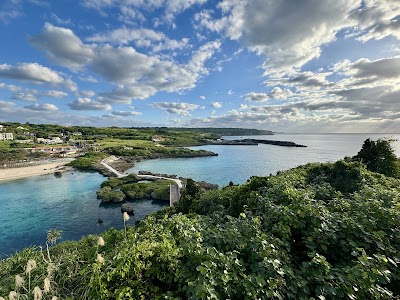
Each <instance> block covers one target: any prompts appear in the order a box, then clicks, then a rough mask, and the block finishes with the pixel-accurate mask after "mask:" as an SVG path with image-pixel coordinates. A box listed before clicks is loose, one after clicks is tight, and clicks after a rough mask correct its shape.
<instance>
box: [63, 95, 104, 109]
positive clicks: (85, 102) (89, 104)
mask: <svg viewBox="0 0 400 300" xmlns="http://www.w3.org/2000/svg"><path fill="white" fill-rule="evenodd" d="M68 106H69V108H71V109H72V110H111V109H112V107H111V105H109V104H102V103H99V102H97V101H94V100H91V99H89V98H78V99H77V100H75V101H74V102H71V103H68Z"/></svg>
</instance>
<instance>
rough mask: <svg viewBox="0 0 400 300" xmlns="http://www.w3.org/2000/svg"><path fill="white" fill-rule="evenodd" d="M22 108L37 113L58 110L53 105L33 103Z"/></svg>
mask: <svg viewBox="0 0 400 300" xmlns="http://www.w3.org/2000/svg"><path fill="white" fill-rule="evenodd" d="M24 108H26V109H29V110H37V111H56V110H58V108H57V106H55V105H54V104H49V103H44V104H39V103H34V104H32V105H28V106H24Z"/></svg>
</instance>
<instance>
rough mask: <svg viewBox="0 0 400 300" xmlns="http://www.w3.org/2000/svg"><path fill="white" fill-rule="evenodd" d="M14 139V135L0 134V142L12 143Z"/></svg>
mask: <svg viewBox="0 0 400 300" xmlns="http://www.w3.org/2000/svg"><path fill="white" fill-rule="evenodd" d="M13 139H14V134H12V133H6V132H4V133H0V141H12V140H13Z"/></svg>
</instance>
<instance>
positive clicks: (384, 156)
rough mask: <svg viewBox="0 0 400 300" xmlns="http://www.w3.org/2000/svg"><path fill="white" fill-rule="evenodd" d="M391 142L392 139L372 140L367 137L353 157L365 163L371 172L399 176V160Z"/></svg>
mask: <svg viewBox="0 0 400 300" xmlns="http://www.w3.org/2000/svg"><path fill="white" fill-rule="evenodd" d="M391 142H392V140H384V139H378V140H377V141H372V140H370V139H367V140H366V141H365V142H364V144H363V146H362V148H361V150H360V152H358V154H357V155H356V156H354V157H353V159H354V160H356V161H360V162H362V163H363V164H365V165H366V167H367V169H368V170H370V171H372V172H377V173H381V174H384V175H386V176H392V177H400V161H399V159H398V158H397V157H396V155H395V154H394V150H393V148H392V146H391Z"/></svg>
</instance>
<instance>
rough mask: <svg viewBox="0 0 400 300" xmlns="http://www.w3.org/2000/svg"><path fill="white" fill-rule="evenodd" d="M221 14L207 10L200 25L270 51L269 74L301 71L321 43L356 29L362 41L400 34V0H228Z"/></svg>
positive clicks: (198, 19)
mask: <svg viewBox="0 0 400 300" xmlns="http://www.w3.org/2000/svg"><path fill="white" fill-rule="evenodd" d="M217 7H218V8H219V10H220V12H221V13H222V17H219V18H214V12H213V11H210V10H204V11H202V12H200V13H198V14H197V15H196V18H195V19H196V22H197V26H198V27H199V28H208V29H209V30H212V31H216V32H219V33H221V34H223V35H224V36H226V37H227V38H229V39H232V40H238V41H240V42H241V43H242V44H243V45H244V46H246V47H247V48H248V49H250V50H251V51H255V52H257V53H258V54H263V55H265V56H266V57H267V60H266V61H265V63H264V65H263V67H264V68H265V69H266V72H265V74H266V75H272V76H275V77H276V76H279V77H280V76H282V75H285V74H291V73H293V72H294V71H298V70H299V69H300V68H301V67H302V66H303V65H304V64H306V63H307V62H309V61H311V60H312V59H314V58H317V57H319V56H320V53H321V46H323V45H326V44H329V43H331V42H333V41H334V40H335V39H336V35H337V33H338V32H339V31H341V30H343V29H346V28H347V29H351V30H353V32H354V35H355V36H358V38H359V39H360V40H361V41H364V42H365V41H368V40H369V39H372V38H374V39H382V38H383V37H386V36H389V35H391V36H393V37H395V38H397V39H400V2H399V1H393V0H380V1H376V0H364V1H348V0H338V1H331V0H320V1H314V0H303V1H294V0H253V1H246V0H223V1H221V2H219V4H218V5H217Z"/></svg>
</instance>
